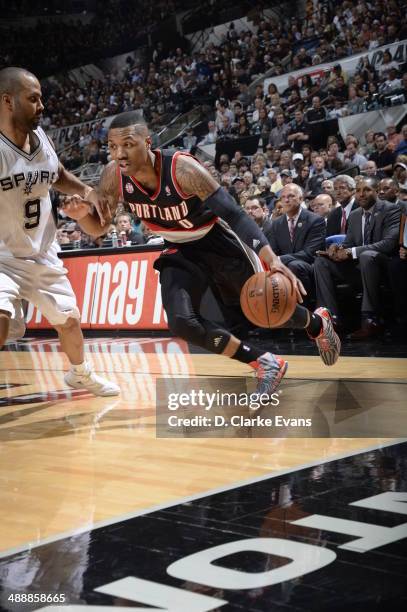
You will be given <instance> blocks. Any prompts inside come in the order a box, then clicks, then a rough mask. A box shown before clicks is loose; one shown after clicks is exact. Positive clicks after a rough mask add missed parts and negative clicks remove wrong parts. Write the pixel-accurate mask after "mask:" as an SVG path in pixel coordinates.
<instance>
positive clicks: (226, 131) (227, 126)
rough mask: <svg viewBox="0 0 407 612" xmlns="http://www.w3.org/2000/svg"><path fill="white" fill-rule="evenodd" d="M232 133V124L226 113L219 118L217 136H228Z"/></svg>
mask: <svg viewBox="0 0 407 612" xmlns="http://www.w3.org/2000/svg"><path fill="white" fill-rule="evenodd" d="M231 135H232V125H231V122H230V119H229V117H228V116H227V115H224V116H223V117H222V119H221V127H220V128H218V138H229V137H230V136H231Z"/></svg>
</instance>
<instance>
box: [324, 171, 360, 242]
mask: <svg viewBox="0 0 407 612" xmlns="http://www.w3.org/2000/svg"><path fill="white" fill-rule="evenodd" d="M334 190H335V192H334V197H335V200H336V201H337V202H339V206H338V207H336V208H334V209H333V210H332V211H331V212H330V213H329V216H328V220H327V225H326V235H327V236H336V235H337V234H346V231H347V229H348V219H349V215H350V213H351V212H352V211H353V210H355V209H356V208H357V207H358V204H357V202H356V201H355V190H356V183H355V180H354V179H353V178H352V177H351V176H348V175H347V174H339V175H338V176H336V177H335V178H334Z"/></svg>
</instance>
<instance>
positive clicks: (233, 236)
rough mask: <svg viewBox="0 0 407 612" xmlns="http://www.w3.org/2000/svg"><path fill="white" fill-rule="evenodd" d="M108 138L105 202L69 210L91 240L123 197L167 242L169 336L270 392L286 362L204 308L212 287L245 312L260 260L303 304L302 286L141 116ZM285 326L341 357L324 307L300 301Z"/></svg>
mask: <svg viewBox="0 0 407 612" xmlns="http://www.w3.org/2000/svg"><path fill="white" fill-rule="evenodd" d="M108 138H109V150H110V154H111V156H112V159H113V161H112V162H110V163H109V164H108V165H107V166H106V167H105V169H104V171H103V173H102V176H101V180H100V184H99V187H98V188H97V191H98V194H99V200H96V199H95V198H94V199H93V200H92V204H93V208H90V206H89V204H87V203H86V202H85V201H83V200H82V199H81V198H71V200H69V201H68V202H67V204H66V207H65V212H66V214H67V215H68V216H70V217H72V218H73V219H75V220H77V221H79V223H80V225H81V226H82V228H83V230H84V231H85V232H86V233H87V234H90V235H93V236H100V235H102V234H104V233H106V231H107V228H108V227H109V223H110V221H111V219H112V218H113V216H114V214H115V211H116V209H117V205H118V202H119V200H122V201H125V202H126V203H127V205H128V206H129V207H130V209H131V210H132V211H134V212H135V214H136V215H137V216H138V217H140V218H141V219H142V220H143V223H145V224H146V225H147V227H149V228H150V229H151V230H152V231H153V232H155V233H157V234H159V235H161V236H163V238H164V239H165V241H166V246H167V248H166V249H165V250H164V251H163V252H162V254H161V256H160V257H159V258H158V260H157V261H156V262H155V268H156V269H157V270H159V272H160V282H161V291H162V302H163V306H164V308H165V311H166V313H167V317H168V325H169V328H170V330H171V331H172V332H173V333H174V334H175V335H176V336H180V337H182V338H183V339H185V340H187V341H188V342H191V343H192V344H196V345H198V346H200V347H203V348H205V349H207V350H209V351H211V352H213V353H217V354H222V355H226V356H228V357H231V358H232V359H236V360H238V361H241V362H243V363H247V364H249V365H250V366H251V367H252V368H254V369H255V370H256V372H257V378H258V385H257V392H258V393H269V394H271V393H273V392H274V391H275V390H276V389H277V387H278V385H279V383H280V381H281V379H282V378H283V376H284V374H285V371H286V369H287V363H286V362H285V361H284V360H283V359H281V357H278V356H276V355H273V354H271V353H269V352H266V353H265V352H264V351H262V350H260V349H258V348H256V347H255V346H253V345H251V344H249V343H246V342H242V341H240V340H239V339H238V338H236V337H235V336H234V335H233V334H231V333H230V332H229V331H227V330H226V329H224V328H220V327H219V325H215V324H214V323H213V322H212V321H209V320H207V319H204V318H203V317H202V316H201V314H200V302H201V298H202V296H203V294H204V292H205V291H206V289H207V288H208V287H210V288H211V289H212V291H213V293H214V295H215V297H216V298H217V300H218V302H219V305H220V308H221V309H222V310H223V311H224V312H226V311H227V312H229V313H230V311H231V308H234V310H235V311H239V313H240V314H241V310H240V302H239V298H240V291H241V288H242V286H243V284H244V283H245V281H246V280H247V279H248V278H249V277H250V276H251V275H252V274H254V272H256V271H260V270H261V269H263V268H262V266H261V264H262V263H263V264H264V265H265V266H266V268H267V269H269V270H270V271H271V272H275V271H279V272H281V273H283V274H285V275H286V276H288V277H289V278H290V279H291V280H292V282H293V283H294V286H295V287H296V291H297V298H298V301H299V302H302V297H301V294H305V291H304V288H303V286H302V285H301V283H300V281H299V280H298V279H297V278H296V277H295V276H294V275H293V274H292V272H291V271H290V270H288V268H286V267H285V266H284V265H283V264H282V263H281V262H280V261H279V259H278V257H277V256H276V255H275V253H274V252H273V251H272V249H271V247H270V245H269V243H268V241H267V239H266V237H265V236H264V234H263V233H262V232H261V230H260V229H259V227H258V226H257V225H256V223H255V222H254V221H253V220H252V219H251V218H250V217H249V216H248V215H246V213H245V212H244V210H243V209H242V208H241V207H240V206H238V205H237V204H236V202H235V201H234V199H233V198H232V197H231V196H230V195H229V194H228V193H227V192H226V191H225V190H224V189H223V188H222V187H220V186H219V185H218V183H217V182H216V180H214V179H213V178H212V176H211V175H210V174H209V173H208V172H207V170H206V169H205V168H204V167H203V166H202V165H201V164H200V163H199V162H198V161H197V160H196V159H195V158H194V157H192V156H191V155H189V154H187V153H184V152H176V153H169V152H166V151H159V150H152V149H151V139H150V136H149V133H148V130H147V128H146V126H145V125H141V124H137V123H136V120H135V113H132V112H127V113H122V114H121V115H118V116H117V117H115V119H114V120H113V121H112V123H111V125H110V129H109V136H108ZM226 316H228V315H226ZM226 320H229V317H228V318H227V319H226ZM284 327H292V328H304V329H306V331H307V333H308V335H309V337H310V338H311V339H313V340H315V342H316V344H317V347H318V350H319V353H320V356H321V358H322V360H323V362H324V363H325V365H333V364H334V363H335V362H336V361H337V359H338V356H339V350H340V341H339V338H338V337H337V335H336V334H335V332H334V329H333V326H332V323H331V318H330V315H329V312H328V311H327V309H326V308H319V309H318V310H317V311H316V312H315V313H311V312H309V311H308V310H307V309H306V308H304V307H303V306H301V304H298V305H297V307H296V310H295V311H294V314H293V316H292V318H291V319H290V320H289V321H288V322H287V323H286V324H285V326H284Z"/></svg>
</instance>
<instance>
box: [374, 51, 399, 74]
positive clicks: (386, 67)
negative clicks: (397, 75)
mask: <svg viewBox="0 0 407 612" xmlns="http://www.w3.org/2000/svg"><path fill="white" fill-rule="evenodd" d="M397 69H398V63H397V62H395V61H394V60H393V57H392V55H391V53H390V51H385V52H384V53H383V59H382V63H381V64H380V66H379V67H378V72H379V76H380V78H387V75H388V74H389V73H390V71H391V70H396V71H397Z"/></svg>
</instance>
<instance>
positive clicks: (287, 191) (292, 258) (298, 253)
mask: <svg viewBox="0 0 407 612" xmlns="http://www.w3.org/2000/svg"><path fill="white" fill-rule="evenodd" d="M302 200H303V192H302V189H301V187H299V185H296V184H294V183H291V184H289V185H286V186H285V187H283V189H282V190H281V193H280V201H281V204H282V206H283V212H284V214H283V215H281V217H278V218H277V219H274V220H273V222H272V224H271V232H270V238H269V240H270V244H271V247H272V249H273V251H274V252H275V253H276V255H279V256H280V259H281V261H282V262H283V263H284V264H285V265H286V266H287V267H288V268H290V270H292V272H294V274H295V275H296V276H297V277H298V278H299V279H300V280H301V282H302V284H303V285H304V287H305V289H306V291H307V294H308V298H309V297H310V296H311V295H312V292H313V271H312V264H313V263H314V258H315V252H316V251H319V250H321V249H324V248H325V221H324V219H322V217H320V216H318V215H315V214H314V213H312V212H310V211H309V210H306V209H304V208H302V206H301V203H302Z"/></svg>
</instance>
